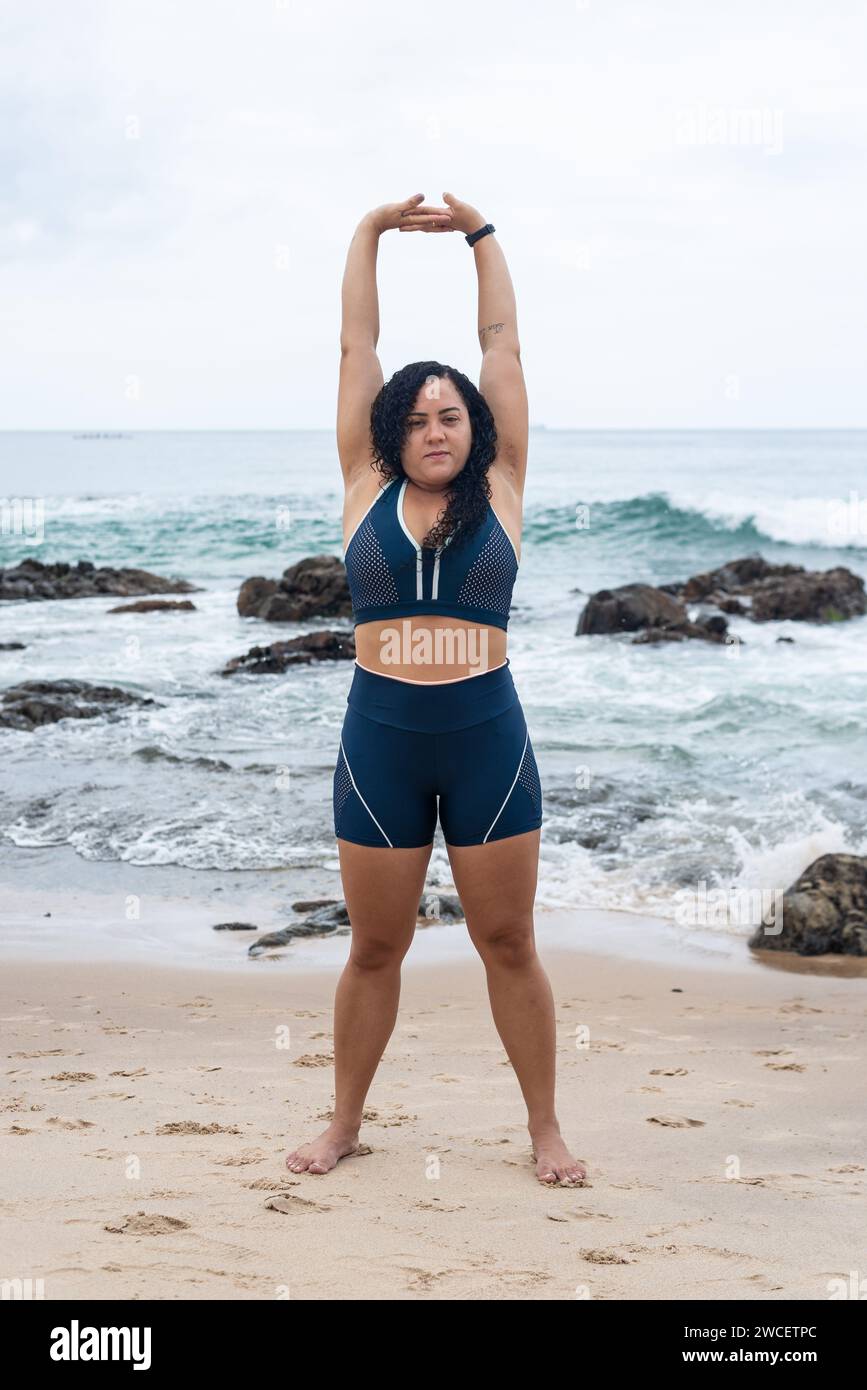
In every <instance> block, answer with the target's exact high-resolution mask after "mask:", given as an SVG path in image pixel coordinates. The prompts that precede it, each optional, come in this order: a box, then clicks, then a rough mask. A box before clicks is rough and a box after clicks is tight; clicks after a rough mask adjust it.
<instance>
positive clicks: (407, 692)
mask: <svg viewBox="0 0 867 1390" xmlns="http://www.w3.org/2000/svg"><path fill="white" fill-rule="evenodd" d="M346 703H347V710H346V715H345V718H344V721H343V729H342V732H341V738H340V751H339V753H338V757H337V766H336V767H335V769H334V778H333V801H334V833H335V835H336V836H337V837H338V839H341V840H350V841H351V842H352V843H353V844H356V845H379V846H383V847H386V848H391V849H416V848H420V847H421V846H423V845H430V844H432V842H433V837H434V831H435V830H436V824H437V812H439V819H440V824H441V825H442V828H443V835H444V837H445V841H446V844H449V845H483V844H486V843H488V842H490V841H491V840H504V839H506V837H507V836H509V835H522V834H523V833H524V832H525V831H527V830H538V829H539V827H540V826H541V824H542V788H541V784H540V781H539V770H538V768H537V766H536V758H535V755H534V753H533V745H532V744H531V742H530V736H529V734H528V732H527V724H526V720H525V719H524V711H523V710H522V708H521V702H520V700H519V699H518V692H517V690H516V689H515V683H514V680H513V679H512V673H511V670H510V669H509V663H508V660H507V661H506V663H505V665H503V666H497V667H495V669H494V670H492V671H485V672H484V673H483V674H482V675H480V676H467V677H466V678H465V679H464V680H459V681H446V682H443V683H442V684H433V685H420V684H416V683H414V682H412V681H404V680H396V679H395V678H394V677H392V676H381V675H379V674H378V673H377V672H375V671H368V670H367V668H366V667H364V666H359V665H358V664H356V666H355V673H354V675H353V678H352V685H351V687H350V691H349V695H348V697H347V702H346Z"/></svg>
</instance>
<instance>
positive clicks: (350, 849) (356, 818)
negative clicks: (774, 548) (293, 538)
mask: <svg viewBox="0 0 867 1390" xmlns="http://www.w3.org/2000/svg"><path fill="white" fill-rule="evenodd" d="M423 196H424V195H423V194H421V193H418V194H416V195H415V196H414V197H412V198H407V199H406V201H405V202H402V203H389V204H386V205H384V206H383V207H379V208H376V209H375V210H374V211H373V212H370V213H368V214H367V215H366V216H365V217H363V218H362V220H361V222H360V224H359V226H358V227H357V229H356V231H355V235H354V236H353V238H352V243H351V245H350V248H349V254H348V257H347V262H346V270H345V274H344V278H343V292H342V297H343V325H342V331H341V338H340V347H341V362H340V387H339V394H338V410H337V447H338V453H339V456H340V465H341V469H342V471H343V477H344V483H345V505H344V511H343V528H344V556H345V560H346V568H347V576H348V579H349V586H350V592H351V594H352V606H353V616H354V619H355V640H356V665H355V670H354V673H353V679H352V686H351V689H350V693H349V698H348V702H347V703H348V708H347V711H346V717H345V720H344V724H343V730H342V736H341V740H340V750H339V754H338V759H337V766H336V768H335V773H334V782H333V796H334V823H335V834H336V836H337V842H338V849H339V855H340V868H341V876H342V880H343V888H344V893H345V897H346V904H347V908H348V911H349V916H350V919H351V922H352V946H351V951H350V956H349V960H348V962H347V964H346V967H345V969H344V971H343V974H342V975H341V978H340V981H339V983H338V986H337V992H336V996H335V1013H334V1055H335V1094H336V1100H335V1106H334V1118H333V1120H332V1121H331V1123H330V1124H329V1126H328V1128H327V1129H326V1130H325V1131H324V1132H323V1133H322V1134H320V1135H319V1136H318V1138H316V1139H314V1140H313V1141H312V1143H308V1144H304V1145H302V1146H301V1147H300V1148H298V1149H295V1150H293V1151H292V1152H291V1153H290V1154H289V1155H288V1156H287V1159H286V1164H287V1167H288V1168H289V1169H290V1171H291V1172H293V1173H300V1172H304V1171H306V1172H308V1173H326V1172H328V1171H329V1169H331V1168H333V1167H334V1166H335V1164H336V1163H337V1162H338V1161H339V1159H340V1158H342V1157H344V1156H345V1155H347V1154H351V1153H354V1152H355V1151H356V1150H357V1148H358V1142H359V1141H358V1133H359V1126H360V1124H361V1118H362V1110H363V1107H364V1101H365V1097H366V1095H367V1091H368V1088H369V1086H370V1083H371V1081H372V1080H373V1076H374V1073H375V1071H376V1068H377V1066H378V1064H379V1060H380V1058H381V1056H382V1054H383V1052H384V1050H385V1047H386V1044H387V1042H388V1040H389V1038H390V1036H391V1033H392V1030H393V1028H394V1024H395V1020H396V1017H397V1009H398V999H399V995H400V967H401V961H402V959H403V957H404V956H405V954H406V952H407V951H408V949H409V946H410V943H411V941H412V938H413V934H414V932H415V925H416V915H417V911H418V905H419V900H420V898H421V895H422V891H423V889H424V884H425V872H426V869H427V865H428V861H429V859H430V855H431V849H432V845H433V836H434V830H435V828H436V822H437V813H439V818H440V822H441V824H442V827H443V835H444V838H445V841H446V845H447V849H448V855H449V860H450V863H451V867H452V874H453V877H454V881H455V886H456V888H457V891H458V894H459V896H460V900H461V904H462V906H463V910H464V914H465V917H466V922H467V928H468V931H469V934H470V937H471V938H472V941H473V944H474V945H475V947H476V949H477V950H478V952H479V954H480V956H481V957H482V960H483V962H484V964H485V968H486V972H487V982H488V994H489V998H490V1002H491V1008H492V1012H493V1017H494V1022H495V1024H496V1027H497V1030H498V1032H499V1034H500V1037H501V1038H502V1041H503V1045H504V1047H505V1049H506V1052H507V1054H508V1056H509V1059H510V1061H511V1063H512V1065H513V1067H514V1069H515V1073H516V1075H517V1077H518V1082H519V1084H520V1087H521V1091H522V1094H523V1097H524V1100H525V1102H526V1105H527V1112H528V1129H529V1132H530V1137H531V1140H532V1146H533V1158H534V1160H535V1162H536V1176H537V1178H538V1179H539V1180H540V1181H541V1182H543V1183H548V1184H552V1183H558V1182H560V1183H565V1184H569V1185H571V1184H573V1183H577V1182H580V1181H581V1180H583V1178H584V1177H585V1176H586V1169H585V1167H584V1165H583V1164H582V1163H581V1162H580V1161H579V1160H577V1159H575V1158H573V1156H572V1154H571V1153H570V1152H569V1150H568V1149H567V1147H566V1144H565V1143H564V1141H563V1139H562V1138H561V1135H560V1127H559V1124H558V1121H557V1117H556V1114H555V1109H554V1070H555V1060H554V1055H555V1021H554V1003H553V997H552V994H551V987H550V984H549V982H548V978H547V976H546V974H545V972H544V970H543V969H542V966H541V964H540V962H539V959H538V957H537V955H536V949H535V939H534V933H533V902H534V898H535V893H536V879H537V872H538V857H539V836H540V826H541V823H542V798H541V788H540V784H539V777H538V771H537V768H536V762H535V758H534V756H533V748H532V744H531V743H530V739H529V736H528V733H527V726H526V723H525V720H524V715H523V711H522V709H521V705H520V702H519V700H518V696H517V692H516V690H515V686H514V683H513V680H512V675H511V671H510V669H509V661H508V657H507V656H506V628H507V625H508V618H509V603H510V599H511V593H512V586H513V584H514V580H515V575H516V573H517V569H518V563H519V553H518V547H519V544H520V534H521V498H522V493H523V487H524V476H525V472H526V464H527V436H528V412H527V395H526V390H525V387H524V378H523V373H522V370H521V360H520V349H519V344H518V330H517V319H516V310H515V298H514V292H513V289H512V283H511V279H510V277H509V272H508V269H507V266H506V261H505V258H504V256H503V252H502V250H501V248H500V246H499V244H498V243H497V241H496V240H495V238H494V235H493V231H494V229H493V227H491V225H490V224H486V223H485V219H484V217H483V216H482V215H481V213H479V212H478V211H476V209H475V208H472V207H470V206H469V205H468V204H467V203H462V202H460V201H459V200H458V199H457V198H455V197H453V196H452V195H451V194H450V193H445V194H443V197H444V198H445V200H446V203H447V206H445V207H429V206H427V205H425V204H424V203H423ZM394 229H397V230H399V231H402V232H414V231H423V232H430V233H443V232H462V233H463V234H464V235H465V237H466V238H467V240H468V241H469V243H470V245H471V246H472V248H473V255H474V257H475V263H476V270H477V272H478V281H479V325H480V327H479V341H480V344H481V348H482V367H481V374H480V380H479V389H478V390H477V389H476V388H475V386H473V384H472V382H470V381H469V380H468V379H467V378H466V377H465V376H464V375H463V374H462V373H460V372H458V371H456V370H455V369H454V368H450V367H446V366H444V365H443V364H442V363H439V362H416V363H412V364H410V365H409V366H407V367H404V368H403V369H402V370H401V371H399V372H397V373H396V374H395V376H393V377H392V378H391V379H390V381H389V382H388V384H387V385H385V384H384V383H383V375H382V370H381V368H380V365H379V360H378V358H377V355H376V344H377V340H378V338H379V308H378V299H377V287H376V257H377V250H378V245H379V238H380V236H382V234H383V233H384V232H386V231H390V230H394ZM422 284H423V282H422ZM416 302H418V303H419V305H420V307H422V309H423V311H424V312H427V311H428V308H429V306H428V304H426V303H425V302H424V296H423V294H422V293H419V295H418V297H417V300H416ZM371 444H372V446H373V447H372V450H371ZM371 454H372V458H371Z"/></svg>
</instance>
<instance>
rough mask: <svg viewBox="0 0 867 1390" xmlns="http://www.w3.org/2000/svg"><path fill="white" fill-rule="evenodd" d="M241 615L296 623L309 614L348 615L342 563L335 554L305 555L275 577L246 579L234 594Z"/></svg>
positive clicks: (307, 617) (346, 583) (347, 587)
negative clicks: (277, 578) (236, 595)
mask: <svg viewBox="0 0 867 1390" xmlns="http://www.w3.org/2000/svg"><path fill="white" fill-rule="evenodd" d="M238 612H239V613H240V614H241V617H242V618H261V619H263V620H264V621H265V622H269V623H300V622H305V621H306V620H307V619H309V618H348V617H349V616H350V615H351V613H352V599H351V597H350V593H349V581H348V580H347V577H346V566H345V565H344V563H343V561H342V560H340V559H338V558H337V556H336V555H308V556H307V557H306V558H305V559H303V560H299V561H298V563H297V564H295V565H290V566H289V568H288V569H287V570H284V572H283V575H282V577H281V578H280V579H279V580H273V579H263V578H262V577H261V576H260V575H257V576H255V577H254V578H253V579H247V580H245V581H244V583H243V584H242V585H241V589H240V592H239V594H238Z"/></svg>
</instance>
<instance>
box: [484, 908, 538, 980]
mask: <svg viewBox="0 0 867 1390" xmlns="http://www.w3.org/2000/svg"><path fill="white" fill-rule="evenodd" d="M470 935H471V937H472V940H473V943H474V945H475V947H476V950H477V951H478V953H479V955H480V956H481V957H482V960H484V961H485V962H486V963H496V964H497V965H503V966H508V967H510V968H512V969H517V968H520V967H522V966H526V965H529V963H530V961H532V960H533V959H534V958H535V955H536V940H535V936H534V934H533V921H532V918H530V919H529V920H528V921H524V920H521V921H514V922H512V921H504V922H499V923H498V924H497V925H496V926H495V927H492V928H491V929H490V930H489V931H484V932H482V931H479V930H478V929H476V930H475V931H473V930H471V931H470Z"/></svg>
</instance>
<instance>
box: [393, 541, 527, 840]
mask: <svg viewBox="0 0 867 1390" xmlns="http://www.w3.org/2000/svg"><path fill="white" fill-rule="evenodd" d="M498 519H499V518H498ZM529 737H530V730H529V729H528V730H527V737H526V738H525V739H524V747H523V748H522V750H521V757H520V761H519V762H518V771H517V772H516V773H515V776H514V777H513V779H512V785H511V787H510V788H509V790H508V791H507V792H506V800H505V801H504V802H503V805H502V806H501V807H500V809H499V811H498V812H497V814H496V815H495V816H494V819H493V820H492V821H491V823H490V825H489V826H488V832H487V835H485V838H484V840H482V844H483V845H484V844H486V843H487V839H488V835H490V833H491V831H492V830H493V828H494V826H495V825H496V824H497V821H498V820H499V819H500V816H501V815H502V814H503V807H504V806H505V804H506V801H508V799H509V797H510V796H511V795H512V792H513V791H514V790H515V783H516V782H517V780H518V777H519V775H520V772H521V767H522V766H523V762H524V754H525V753H526V751H527V740H528V739H529ZM383 834H385V831H383Z"/></svg>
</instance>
